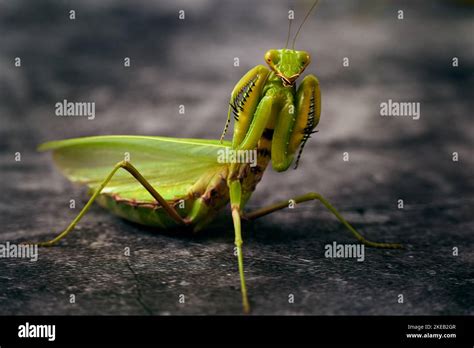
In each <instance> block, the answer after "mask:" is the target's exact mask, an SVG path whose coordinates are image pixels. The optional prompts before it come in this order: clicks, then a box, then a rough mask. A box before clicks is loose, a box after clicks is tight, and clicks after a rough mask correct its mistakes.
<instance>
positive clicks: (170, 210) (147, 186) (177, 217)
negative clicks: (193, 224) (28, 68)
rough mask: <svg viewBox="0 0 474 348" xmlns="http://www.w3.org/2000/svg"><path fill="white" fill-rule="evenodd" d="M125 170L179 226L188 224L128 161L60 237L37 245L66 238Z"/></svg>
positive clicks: (111, 174)
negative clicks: (98, 197)
mask: <svg viewBox="0 0 474 348" xmlns="http://www.w3.org/2000/svg"><path fill="white" fill-rule="evenodd" d="M120 168H122V169H125V170H126V171H127V172H129V173H130V174H131V175H132V176H133V177H134V178H135V179H137V181H138V182H139V183H141V184H142V185H143V187H145V189H146V190H147V191H148V192H149V193H150V194H151V195H152V196H153V198H155V199H156V200H157V201H158V202H159V203H160V204H161V206H162V207H163V209H164V210H165V211H166V212H167V213H168V214H169V215H170V217H171V218H173V219H174V220H175V221H176V222H177V223H178V224H182V225H184V224H186V223H185V221H184V219H183V218H181V216H180V215H179V214H178V213H177V212H176V210H175V209H174V208H173V207H172V206H170V205H169V204H168V202H166V200H165V199H164V198H163V197H162V196H161V195H160V194H159V193H158V192H157V191H156V190H155V189H154V188H153V186H151V185H150V183H149V182H148V181H147V180H146V179H145V178H144V177H143V176H142V175H141V174H140V172H139V171H138V170H137V169H136V168H135V167H134V166H133V165H132V164H131V163H129V162H127V161H122V162H119V163H117V164H116V165H115V167H114V168H113V169H112V171H111V172H110V174H109V175H108V176H107V177H106V178H105V179H104V181H102V183H101V184H100V186H99V187H98V188H97V189H96V190H95V192H94V194H93V195H92V197H91V198H90V199H89V201H88V202H87V203H86V205H85V206H84V208H82V210H81V211H80V212H79V214H78V215H77V216H76V217H75V218H74V220H72V222H71V223H70V224H69V226H68V227H67V228H66V229H65V230H64V231H63V232H61V233H60V234H59V235H58V236H56V237H55V238H53V239H51V240H50V241H47V242H41V243H35V244H37V245H38V246H43V247H48V246H53V245H55V244H56V243H58V242H59V241H60V240H61V239H63V238H64V237H66V236H67V235H68V234H69V233H70V232H71V231H72V230H73V229H74V227H75V226H76V224H77V223H78V222H79V220H81V218H82V217H83V216H84V215H85V214H86V213H87V211H88V210H89V208H90V206H91V205H92V203H94V201H95V199H96V198H97V196H99V194H100V193H101V192H102V190H103V189H104V188H105V186H107V184H108V183H109V182H110V180H111V179H112V177H113V176H114V175H115V173H116V172H117V171H118V170H119V169H120Z"/></svg>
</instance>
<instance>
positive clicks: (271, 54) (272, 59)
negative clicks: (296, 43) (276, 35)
mask: <svg viewBox="0 0 474 348" xmlns="http://www.w3.org/2000/svg"><path fill="white" fill-rule="evenodd" d="M278 60H279V56H278V52H277V51H276V50H269V51H267V53H265V61H266V62H267V64H268V65H270V66H271V65H275V64H277V63H278Z"/></svg>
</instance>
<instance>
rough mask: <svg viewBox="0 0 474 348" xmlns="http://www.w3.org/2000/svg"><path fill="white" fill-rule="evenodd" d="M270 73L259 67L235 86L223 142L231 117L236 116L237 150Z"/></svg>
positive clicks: (234, 142)
mask: <svg viewBox="0 0 474 348" xmlns="http://www.w3.org/2000/svg"><path fill="white" fill-rule="evenodd" d="M269 74H270V71H269V70H268V68H266V67H264V66H263V65H257V66H256V67H254V68H252V69H250V70H249V71H248V72H247V73H246V74H245V75H244V76H243V77H242V78H241V79H240V81H239V82H238V83H237V84H236V85H235V87H234V89H233V90H232V93H231V96H230V102H229V111H228V113H227V121H226V124H225V127H224V131H223V132H222V135H221V142H222V140H223V139H224V136H225V133H226V132H227V128H228V127H229V123H230V119H231V116H232V115H234V118H235V121H236V124H235V127H234V139H233V147H234V148H236V147H237V146H238V145H239V144H240V143H241V142H242V140H243V139H244V137H245V136H246V134H247V131H248V128H249V126H250V123H251V122H252V118H253V116H254V113H255V110H256V109H257V105H258V103H259V100H260V98H261V97H262V93H263V87H264V86H265V82H266V81H267V78H268V75H269Z"/></svg>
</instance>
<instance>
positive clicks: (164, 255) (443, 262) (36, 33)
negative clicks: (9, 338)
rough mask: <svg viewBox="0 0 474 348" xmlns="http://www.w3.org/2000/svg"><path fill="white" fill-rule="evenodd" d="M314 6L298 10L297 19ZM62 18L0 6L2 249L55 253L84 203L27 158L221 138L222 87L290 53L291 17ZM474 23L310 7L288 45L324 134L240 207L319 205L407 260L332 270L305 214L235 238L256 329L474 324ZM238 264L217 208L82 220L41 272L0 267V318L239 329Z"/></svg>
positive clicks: (172, 11)
mask: <svg viewBox="0 0 474 348" xmlns="http://www.w3.org/2000/svg"><path fill="white" fill-rule="evenodd" d="M250 4H252V5H250ZM309 5H310V2H297V3H296V4H295V6H294V7H295V9H296V15H297V18H299V19H301V17H302V16H303V13H304V11H305V10H306V9H307V8H308V7H309ZM70 6H74V7H73V8H74V9H76V11H77V19H76V20H75V21H70V20H69V19H68V18H67V14H68V11H69V9H70V7H69V6H68V5H67V4H66V3H64V2H56V1H35V2H26V1H25V2H24V1H15V2H0V31H1V32H2V34H1V35H0V47H1V49H0V115H1V116H0V117H1V127H0V149H1V150H0V164H1V172H0V182H1V183H2V198H1V199H0V214H1V215H0V217H1V226H2V227H1V230H0V239H1V240H2V241H11V242H20V241H24V240H32V239H33V240H45V239H47V238H50V237H51V236H53V235H54V234H56V233H57V232H59V231H60V230H61V229H63V228H64V227H65V226H66V225H67V224H68V223H69V221H70V220H71V219H72V218H73V217H74V214H76V213H77V211H78V209H76V210H71V209H69V208H68V206H69V200H70V199H76V200H77V201H78V203H79V202H80V204H78V205H82V204H83V203H84V202H85V200H86V195H85V191H84V189H83V188H80V187H75V186H73V185H71V184H70V183H69V182H68V181H67V180H66V179H64V178H63V177H61V175H60V174H58V172H57V171H56V170H55V169H54V167H53V166H52V162H51V159H50V157H49V155H48V154H38V153H37V152H36V151H35V147H36V146H37V144H39V143H41V142H43V141H46V140H53V139H61V138H68V137H76V136H86V135H96V134H146V135H165V136H176V137H203V138H216V137H218V136H219V135H220V132H221V129H222V127H223V125H224V120H225V117H226V109H227V101H228V95H229V93H230V91H231V89H232V87H233V85H234V84H235V83H236V82H237V80H238V79H239V78H240V76H242V75H243V74H244V73H245V72H246V71H247V70H248V69H249V68H250V67H252V66H254V65H256V64H262V63H263V58H262V57H263V54H264V52H265V50H266V49H268V48H272V47H280V46H282V43H283V41H284V39H285V38H286V23H285V15H286V14H285V13H286V6H287V2H286V1H283V2H280V3H277V2H275V1H268V0H267V1H259V2H258V5H257V4H256V2H252V1H229V2H225V3H222V4H221V3H220V2H217V1H193V2H175V1H163V2H161V1H160V2H159V3H158V2H148V1H144V0H141V1H134V2H133V5H132V2H130V3H127V2H125V1H114V2H112V1H106V2H103V1H101V2H96V1H80V2H78V3H77V4H76V3H74V5H72V4H71V5H70ZM249 7H252V10H249ZM179 9H185V10H186V20H185V21H183V22H179V21H178V20H177V11H178V10H179ZM398 9H403V10H404V12H405V19H404V20H403V21H400V20H397V19H396V11H397V10H398ZM473 23H474V21H473V9H472V7H469V6H466V5H461V2H455V1H453V2H449V3H448V2H442V1H417V2H413V1H404V2H399V3H394V2H392V1H340V2H339V1H338V2H330V1H321V4H320V6H319V9H318V11H317V13H315V14H314V15H312V16H311V19H310V20H309V21H308V23H307V24H306V26H305V27H304V30H303V32H302V34H301V38H300V40H299V41H298V43H297V48H298V49H306V50H308V51H309V52H310V53H311V54H312V56H313V63H312V65H311V66H310V67H309V68H308V71H309V72H312V73H315V74H316V75H317V76H318V77H319V79H320V82H321V86H322V93H323V114H322V119H321V122H320V124H319V126H318V129H319V133H317V134H316V135H315V136H314V137H313V139H311V141H310V142H309V143H308V145H307V147H306V149H305V152H304V155H303V159H302V162H301V165H300V167H299V168H298V170H296V171H293V170H290V171H288V172H286V173H282V174H278V173H274V172H271V171H269V172H268V173H266V174H265V176H264V178H263V182H262V183H261V184H260V185H259V187H258V188H257V192H256V193H255V196H254V199H253V200H252V202H251V203H250V205H251V206H252V207H260V206H262V205H264V204H268V203H271V202H274V201H277V200H280V199H288V198H290V197H292V196H294V195H298V194H302V193H306V192H308V191H318V192H321V193H322V194H323V195H325V196H326V197H327V198H328V199H329V200H330V201H331V202H332V203H333V204H334V205H335V206H336V207H338V208H339V209H340V210H341V211H342V213H343V214H344V216H346V218H347V219H348V220H349V221H351V222H352V223H353V224H354V225H355V226H356V227H357V228H359V229H360V231H361V232H362V233H363V234H364V235H366V236H367V237H369V238H371V239H373V240H381V241H390V242H402V243H404V244H405V245H406V249H405V250H403V251H387V250H374V249H367V250H366V258H365V261H364V262H356V261H355V260H351V259H327V258H325V257H324V246H325V245H326V244H328V243H332V242H333V241H337V242H339V243H352V242H354V240H353V239H352V238H351V236H350V235H349V234H348V233H347V231H346V230H345V229H344V227H343V226H341V225H340V224H339V223H338V222H337V221H336V220H335V219H334V217H332V216H331V215H330V214H329V213H328V212H327V211H326V210H325V209H324V208H323V207H322V206H321V205H320V204H319V203H317V202H312V203H306V204H304V205H303V204H302V205H298V206H297V208H296V209H294V210H288V211H281V212H279V213H276V214H274V215H272V216H268V217H265V218H262V219H261V220H259V221H256V222H254V223H246V224H244V240H245V246H244V248H245V249H244V253H245V267H246V277H247V283H248V288H249V294H250V300H251V303H252V306H253V310H254V313H255V314H323V315H326V314H329V315H332V314H338V315H339V314H348V315H363V314H369V315H372V314H422V315H424V314H473V312H474V296H473V293H474V292H473V285H474V284H473V282H474V280H473V278H474V273H473V261H474V251H473V242H474V237H473V233H472V232H473V223H472V212H473V203H474V199H473V194H472V192H473V191H472V190H473V179H472V177H473V175H472V174H473V157H472V149H473V148H472V145H473V142H472V134H473V131H474V129H473V128H474V127H473V122H472V110H473V99H472V89H473V75H472V71H473V68H474V51H473V50H472V45H473V40H472V32H473V29H474V28H473ZM17 56H19V57H21V58H22V67H21V68H15V67H14V66H13V59H14V57H17ZM126 56H127V57H131V59H132V67H131V68H130V69H125V68H123V66H122V61H123V57H126ZM346 56H347V57H349V58H350V67H349V68H343V67H342V64H341V61H342V58H343V57H346ZM453 56H456V57H459V61H460V67H459V68H457V69H454V68H452V67H451V59H452V57H453ZM234 57H239V58H240V67H233V59H234ZM63 99H68V100H71V101H94V102H95V103H96V118H95V119H94V120H86V119H84V118H74V119H71V118H58V117H56V116H55V115H54V104H55V103H56V102H58V101H62V100H63ZM388 99H393V100H397V101H415V102H421V118H420V119H419V120H412V119H409V118H384V117H381V116H380V115H379V104H380V103H381V102H383V101H386V100H388ZM180 104H184V105H185V106H186V114H185V115H179V114H178V105H180ZM346 151H347V152H349V154H350V161H349V162H344V161H343V160H342V154H343V152H346ZM454 151H456V152H458V153H459V161H458V162H453V161H452V153H453V152H454ZM15 152H21V154H22V161H21V162H15V161H14V153H15ZM398 199H403V200H404V202H405V208H404V209H403V210H399V209H397V200H398ZM125 247H130V249H131V251H132V255H131V256H130V257H128V258H127V257H125V256H124V255H123V251H124V248H125ZM453 247H458V248H459V256H456V257H455V256H453V255H452V248H453ZM232 252H233V229H232V224H231V219H230V217H229V213H228V211H227V210H226V211H225V212H223V214H222V216H221V217H220V218H219V219H218V221H216V223H215V224H213V225H212V226H211V227H210V228H209V229H208V230H206V231H204V232H203V233H202V234H201V235H198V236H195V237H190V236H181V235H173V234H169V233H168V234H166V233H160V232H159V231H153V230H151V229H147V228H142V227H140V226H136V225H133V224H130V223H127V222H125V221H122V220H121V219H119V218H116V217H114V216H111V215H109V214H108V213H107V212H106V211H104V210H102V209H100V208H98V207H94V208H93V209H92V210H91V212H90V213H89V214H88V215H87V216H86V217H85V218H84V219H83V221H82V222H81V223H80V225H79V228H77V230H76V231H75V232H74V233H73V234H71V236H70V237H69V238H67V239H66V240H64V242H63V243H61V245H60V246H58V247H55V248H51V249H45V250H40V257H39V260H38V261H37V262H30V261H27V260H18V259H0V314H1V315H3V314H155V315H160V314H239V313H240V312H241V305H240V292H239V281H238V273H237V264H236V260H235V258H234V256H233V254H232ZM290 293H291V294H294V296H295V303H294V304H289V303H288V294H290ZM70 294H75V295H76V303H75V304H70V303H69V295H70ZM180 294H184V295H185V298H186V303H185V304H180V303H178V297H179V295H180ZM398 294H403V295H404V299H405V303H404V304H398V303H397V296H398Z"/></svg>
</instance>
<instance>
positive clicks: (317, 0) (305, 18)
mask: <svg viewBox="0 0 474 348" xmlns="http://www.w3.org/2000/svg"><path fill="white" fill-rule="evenodd" d="M318 2H319V0H316V1H315V2H314V3H313V6H311V8H310V9H309V11H308V13H307V14H306V16H305V17H304V19H303V21H302V22H301V24H300V26H299V28H298V30H297V31H296V35H295V38H294V39H293V46H292V47H291V49H293V50H294V49H295V43H296V38H297V37H298V34H299V33H300V30H301V28H302V27H303V24H304V23H305V22H306V20H307V19H308V17H309V15H310V14H311V11H313V9H314V8H315V7H316V5H317V4H318Z"/></svg>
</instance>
